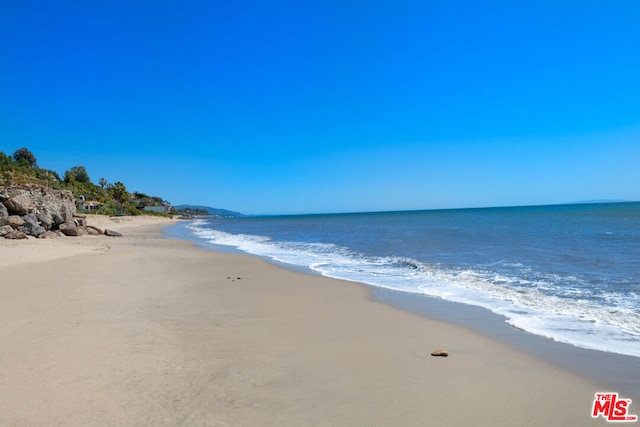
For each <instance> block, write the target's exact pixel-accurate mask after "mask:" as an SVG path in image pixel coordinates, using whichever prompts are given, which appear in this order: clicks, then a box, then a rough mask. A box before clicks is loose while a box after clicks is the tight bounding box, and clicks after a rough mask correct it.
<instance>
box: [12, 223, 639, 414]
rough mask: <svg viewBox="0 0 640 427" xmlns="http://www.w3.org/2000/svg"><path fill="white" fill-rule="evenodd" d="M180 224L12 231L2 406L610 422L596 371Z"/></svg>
mask: <svg viewBox="0 0 640 427" xmlns="http://www.w3.org/2000/svg"><path fill="white" fill-rule="evenodd" d="M89 223H90V224H92V222H91V217H89ZM168 224H169V223H168V222H166V221H164V222H162V221H159V222H153V221H151V222H147V223H145V224H137V225H134V224H127V225H126V228H125V224H122V225H121V227H120V229H119V228H118V227H116V226H113V227H111V228H113V229H114V230H116V231H122V232H123V233H124V234H125V237H123V238H108V237H104V236H102V237H89V236H83V237H79V238H66V239H60V240H57V241H54V242H53V243H50V242H41V241H27V242H21V243H22V244H26V245H28V247H29V248H35V249H33V250H29V251H22V252H21V253H18V252H17V251H15V249H16V248H17V247H16V246H15V245H14V244H13V243H5V242H2V244H0V250H1V251H2V252H1V253H2V259H3V264H1V265H0V274H2V277H3V281H2V285H0V333H1V334H2V337H3V341H4V345H3V346H2V347H1V348H0V360H3V363H2V364H1V365H0V378H2V381H0V395H2V396H4V397H3V399H0V424H3V425H19V426H22V425H148V424H158V425H247V426H248V425H345V426H347V425H349V426H352V425H425V424H427V425H428V424H434V425H492V426H495V425H505V426H506V425H532V426H533V425H590V424H595V425H597V424H605V422H604V420H602V419H597V420H594V419H592V418H591V416H590V411H591V404H592V401H593V396H594V393H595V392H598V391H603V390H601V386H599V385H597V384H594V383H593V382H591V381H588V380H585V379H583V378H581V377H579V376H576V375H574V374H572V373H570V372H567V371H565V370H562V369H559V368H557V367H555V366H553V365H550V364H548V363H545V362H541V361H540V360H538V359H536V358H534V357H531V356H530V355H528V354H526V353H524V352H520V351H516V350H514V349H512V348H510V347H508V346H506V345H504V344H501V343H499V342H496V341H494V340H491V339H487V338H484V337H482V336H481V335H479V334H476V333H472V332H470V331H468V330H466V329H464V328H460V327H456V326H452V325H450V324H446V323H442V322H439V321H434V320H429V319H426V318H424V317H420V316H417V315H414V314H411V313H408V312H404V311H401V310H396V309H393V308H390V307H388V306H386V305H384V304H380V303H377V302H375V301H372V300H371V299H370V298H369V290H368V288H366V287H364V286H361V285H358V284H353V283H349V282H342V281H337V280H332V279H327V278H323V277H316V276H310V275H304V274H301V273H297V272H294V271H289V270H285V269H282V268H278V267H275V266H273V265H271V264H268V263H266V262H265V261H263V260H260V259H257V258H253V257H249V256H243V255H232V254H225V253H219V252H211V251H207V250H203V249H199V248H197V247H195V246H194V245H192V244H191V243H189V242H186V241H180V240H172V239H165V238H158V237H159V236H160V234H161V230H162V228H164V227H165V226H166V225H168ZM36 247H37V248H36ZM43 248H44V249H43ZM54 248H55V250H54ZM63 253H64V254H66V255H64V256H60V254H63ZM438 348H445V349H447V350H448V351H449V352H450V354H451V355H450V357H448V358H433V357H431V356H429V353H430V352H431V351H433V350H435V349H438ZM633 409H634V408H632V410H633Z"/></svg>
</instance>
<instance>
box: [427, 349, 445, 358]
mask: <svg viewBox="0 0 640 427" xmlns="http://www.w3.org/2000/svg"><path fill="white" fill-rule="evenodd" d="M431 355H432V356H440V357H448V356H449V353H448V352H447V351H446V350H436V351H434V352H433V353H431Z"/></svg>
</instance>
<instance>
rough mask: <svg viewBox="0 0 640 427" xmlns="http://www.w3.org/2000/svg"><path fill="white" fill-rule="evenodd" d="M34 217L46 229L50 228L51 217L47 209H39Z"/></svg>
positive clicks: (51, 225)
mask: <svg viewBox="0 0 640 427" xmlns="http://www.w3.org/2000/svg"><path fill="white" fill-rule="evenodd" d="M36 219H37V220H38V223H40V224H41V225H42V226H43V227H44V228H45V229H46V230H51V227H53V218H52V217H51V214H50V213H49V212H47V211H41V212H38V213H37V214H36Z"/></svg>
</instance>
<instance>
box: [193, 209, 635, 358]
mask: <svg viewBox="0 0 640 427" xmlns="http://www.w3.org/2000/svg"><path fill="white" fill-rule="evenodd" d="M205 223H206V222H204V221H195V222H193V223H192V224H191V225H190V226H189V228H190V229H191V230H192V231H193V233H194V234H195V235H196V236H197V237H199V238H201V239H203V240H205V241H207V242H209V243H211V244H215V245H225V246H231V247H234V248H237V249H239V250H241V251H243V252H246V253H250V254H254V255H258V256H262V257H266V258H269V259H272V260H275V261H278V262H281V263H286V264H291V265H295V266H301V267H307V268H309V269H311V270H313V271H315V272H318V273H319V274H322V275H324V276H327V277H332V278H337V279H344V280H350V281H355V282H361V283H366V284H369V285H372V286H378V287H383V288H388V289H393V290H398V291H403V292H411V293H416V294H423V295H428V296H432V297H438V298H442V299H446V300H449V301H453V302H459V303H464V304H470V305H476V306H481V307H484V308H487V309H489V310H491V311H493V312H494V313H497V314H500V315H503V316H505V317H506V318H507V323H508V324H510V325H512V326H513V327H516V328H518V329H522V330H524V331H527V332H530V333H533V334H537V335H541V336H544V337H547V338H550V339H553V340H556V341H560V342H564V343H568V344H572V345H575V346H578V347H583V348H588V349H593V350H602V351H608V352H614V353H620V354H627V355H631V356H637V357H640V313H638V311H637V309H636V307H638V306H639V305H640V297H639V296H638V295H637V294H636V295H631V296H630V295H622V294H617V293H615V292H609V293H605V294H603V295H600V296H599V298H600V301H606V304H604V303H602V302H599V300H598V299H596V298H593V296H592V295H590V294H589V293H590V291H589V290H588V289H585V288H580V287H579V286H576V287H571V286H564V287H558V286H557V285H556V284H555V283H557V281H558V280H559V278H558V277H557V276H554V275H547V276H541V275H538V276H537V277H536V278H535V280H532V279H531V278H524V276H527V277H528V276H530V272H529V273H527V275H523V277H509V276H506V275H504V274H497V273H495V272H492V271H491V270H490V269H488V270H486V271H482V270H478V271H476V270H460V271H455V270H447V269H443V268H441V267H438V266H432V265H428V264H425V263H421V262H418V261H416V260H411V259H406V258H395V257H367V256H363V255H362V254H358V253H355V252H353V251H350V250H349V249H347V248H344V247H340V246H337V245H333V244H323V243H302V242H275V241H272V240H271V239H269V238H268V237H264V236H255V235H246V234H230V233H226V232H222V231H218V230H213V229H210V228H206V227H203V225H204V224H205ZM517 267H520V268H522V269H523V271H524V269H525V267H524V266H522V265H518V266H517ZM566 279H567V278H565V280H566ZM569 279H570V278H569ZM576 280H577V279H576Z"/></svg>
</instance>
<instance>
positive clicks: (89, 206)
mask: <svg viewBox="0 0 640 427" xmlns="http://www.w3.org/2000/svg"><path fill="white" fill-rule="evenodd" d="M78 200H79V202H80V204H79V205H78V209H80V210H81V211H96V210H98V209H100V207H101V206H102V205H103V204H104V203H102V202H99V201H97V200H86V199H85V197H84V196H83V195H81V196H80V197H78Z"/></svg>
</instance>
